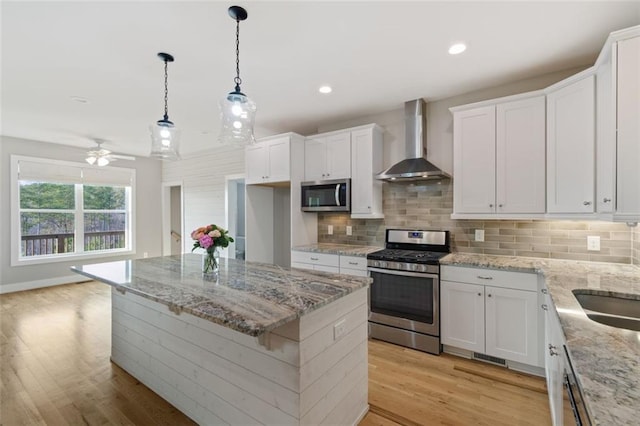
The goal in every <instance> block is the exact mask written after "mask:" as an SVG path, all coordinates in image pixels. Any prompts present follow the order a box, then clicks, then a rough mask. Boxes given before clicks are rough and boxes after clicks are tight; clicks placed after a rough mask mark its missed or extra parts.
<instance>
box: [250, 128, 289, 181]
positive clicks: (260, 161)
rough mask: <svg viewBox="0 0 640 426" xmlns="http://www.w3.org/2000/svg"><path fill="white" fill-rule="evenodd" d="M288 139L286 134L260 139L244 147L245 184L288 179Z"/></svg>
mask: <svg viewBox="0 0 640 426" xmlns="http://www.w3.org/2000/svg"><path fill="white" fill-rule="evenodd" d="M289 148H290V139H289V137H288V136H283V137H277V138H275V139H267V140H260V141H258V142H257V143H256V144H254V145H251V146H248V147H247V148H246V149H245V170H246V173H247V178H246V184H248V185H250V184H256V183H276V182H287V181H289V180H290V176H291V173H290V154H289Z"/></svg>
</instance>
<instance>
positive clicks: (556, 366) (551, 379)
mask: <svg viewBox="0 0 640 426" xmlns="http://www.w3.org/2000/svg"><path fill="white" fill-rule="evenodd" d="M545 305H546V307H547V310H546V313H545V332H544V366H545V375H546V378H547V392H548V393H549V408H550V411H551V420H552V424H553V425H554V426H562V425H563V424H565V423H564V418H565V415H566V413H567V412H568V413H570V412H571V410H570V409H567V410H565V409H564V404H565V402H564V395H565V391H564V367H565V365H564V356H563V353H562V351H564V344H565V340H564V333H563V332H562V327H561V326H560V319H559V318H558V314H557V312H556V310H555V308H554V306H553V302H552V301H551V297H550V296H549V295H547V296H546V300H545ZM567 403H568V401H567ZM570 419H571V418H569V420H570ZM568 424H571V423H568Z"/></svg>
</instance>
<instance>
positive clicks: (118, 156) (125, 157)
mask: <svg viewBox="0 0 640 426" xmlns="http://www.w3.org/2000/svg"><path fill="white" fill-rule="evenodd" d="M109 157H110V158H113V159H118V160H129V161H135V160H136V157H133V156H131V155H120V154H109Z"/></svg>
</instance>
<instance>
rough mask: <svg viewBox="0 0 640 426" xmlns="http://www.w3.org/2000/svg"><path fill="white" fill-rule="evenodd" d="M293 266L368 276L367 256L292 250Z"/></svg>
mask: <svg viewBox="0 0 640 426" xmlns="http://www.w3.org/2000/svg"><path fill="white" fill-rule="evenodd" d="M291 267H292V268H299V269H310V270H313V271H322V272H332V273H334V274H345V275H356V276H359V277H366V276H367V274H368V273H367V258H366V257H362V256H343V255H339V254H328V253H315V252H305V251H297V250H292V251H291Z"/></svg>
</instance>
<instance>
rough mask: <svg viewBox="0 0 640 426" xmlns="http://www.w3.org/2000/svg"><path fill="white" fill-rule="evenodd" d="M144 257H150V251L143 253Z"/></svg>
mask: <svg viewBox="0 0 640 426" xmlns="http://www.w3.org/2000/svg"><path fill="white" fill-rule="evenodd" d="M142 257H144V258H145V259H146V258H147V257H149V253H147V252H146V251H145V252H144V253H142Z"/></svg>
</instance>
